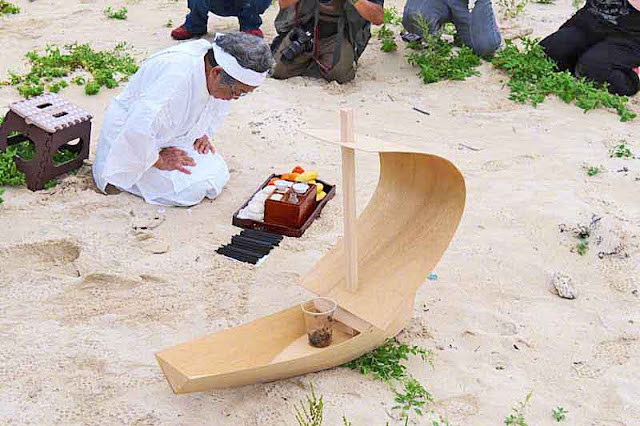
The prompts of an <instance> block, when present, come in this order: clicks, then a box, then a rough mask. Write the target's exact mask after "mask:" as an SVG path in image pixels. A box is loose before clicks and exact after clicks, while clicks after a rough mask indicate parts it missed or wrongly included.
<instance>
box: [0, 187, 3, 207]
mask: <svg viewBox="0 0 640 426" xmlns="http://www.w3.org/2000/svg"><path fill="white" fill-rule="evenodd" d="M2 194H4V189H2V188H0V204H2V203H4V198H2Z"/></svg>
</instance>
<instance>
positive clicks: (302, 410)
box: [294, 386, 344, 426]
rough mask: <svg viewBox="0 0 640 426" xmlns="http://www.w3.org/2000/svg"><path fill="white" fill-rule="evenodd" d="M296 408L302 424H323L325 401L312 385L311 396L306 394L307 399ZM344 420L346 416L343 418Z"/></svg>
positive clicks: (297, 417) (308, 425)
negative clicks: (318, 395)
mask: <svg viewBox="0 0 640 426" xmlns="http://www.w3.org/2000/svg"><path fill="white" fill-rule="evenodd" d="M294 408H295V410H296V420H297V421H298V424H299V425H300V426H321V425H322V418H323V415H324V414H323V412H324V401H323V397H322V396H321V397H320V398H318V397H317V396H316V393H315V392H314V390H313V386H311V396H309V395H307V396H306V401H305V402H301V403H300V405H298V404H296V405H294ZM343 420H344V418H343Z"/></svg>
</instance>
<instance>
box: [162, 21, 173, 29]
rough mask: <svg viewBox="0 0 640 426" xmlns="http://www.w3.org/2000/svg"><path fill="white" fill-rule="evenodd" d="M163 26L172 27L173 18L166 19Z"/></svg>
mask: <svg viewBox="0 0 640 426" xmlns="http://www.w3.org/2000/svg"><path fill="white" fill-rule="evenodd" d="M164 26H165V27H167V28H171V27H173V19H168V20H167V23H166V24H164Z"/></svg>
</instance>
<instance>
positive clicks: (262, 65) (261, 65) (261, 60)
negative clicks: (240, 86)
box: [214, 33, 274, 73]
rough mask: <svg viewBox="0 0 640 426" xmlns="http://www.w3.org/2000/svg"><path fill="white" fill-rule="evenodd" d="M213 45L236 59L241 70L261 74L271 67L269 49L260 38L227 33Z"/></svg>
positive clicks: (244, 34)
mask: <svg viewBox="0 0 640 426" xmlns="http://www.w3.org/2000/svg"><path fill="white" fill-rule="evenodd" d="M214 43H215V44H217V45H218V46H219V47H220V48H221V49H222V50H224V51H225V52H227V53H228V54H230V55H231V56H233V57H234V58H236V61H238V64H240V66H241V67H242V68H247V69H250V70H253V71H255V72H259V73H262V72H265V71H269V70H270V69H271V67H273V64H274V60H273V56H272V55H271V48H270V47H269V44H267V42H266V41H264V40H263V39H261V38H260V37H256V36H254V35H251V34H246V33H229V34H224V35H221V36H219V37H218V38H216V40H215V41H214Z"/></svg>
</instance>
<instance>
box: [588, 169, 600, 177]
mask: <svg viewBox="0 0 640 426" xmlns="http://www.w3.org/2000/svg"><path fill="white" fill-rule="evenodd" d="M585 170H586V171H587V176H590V177H593V176H596V175H598V174H600V172H601V171H602V170H601V169H600V167H585Z"/></svg>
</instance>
